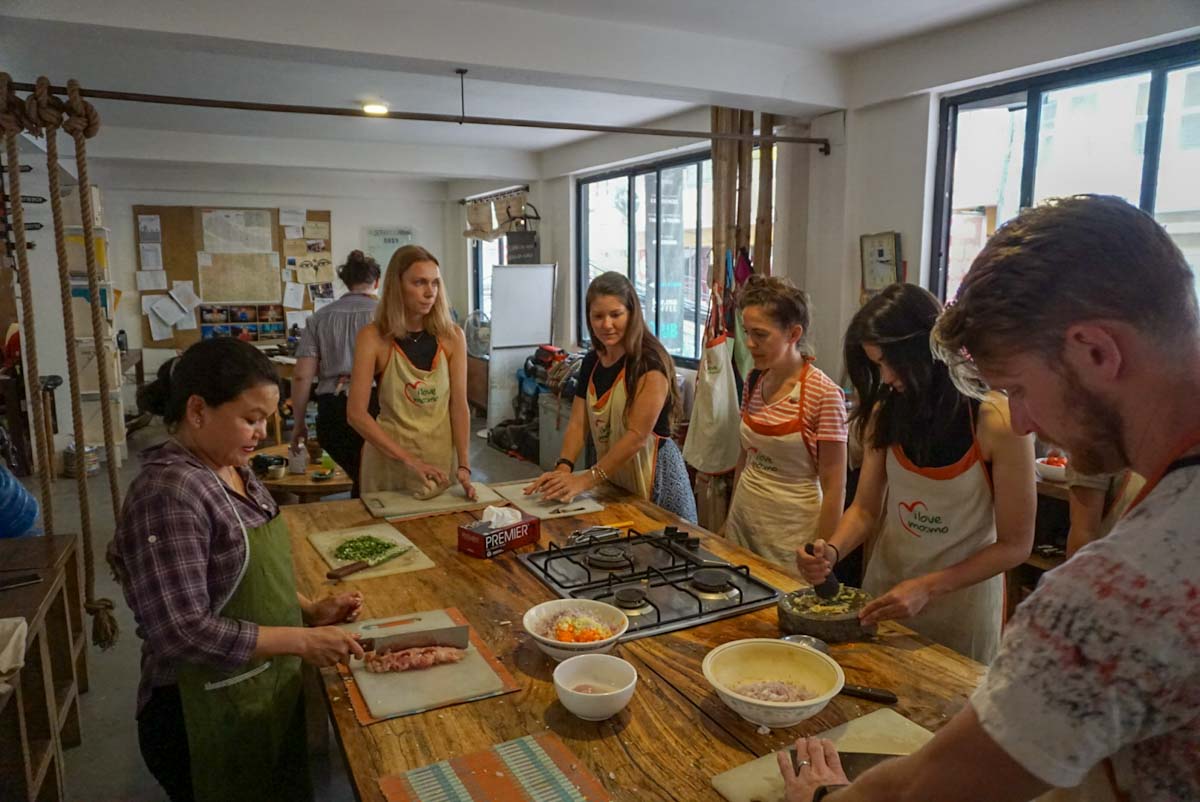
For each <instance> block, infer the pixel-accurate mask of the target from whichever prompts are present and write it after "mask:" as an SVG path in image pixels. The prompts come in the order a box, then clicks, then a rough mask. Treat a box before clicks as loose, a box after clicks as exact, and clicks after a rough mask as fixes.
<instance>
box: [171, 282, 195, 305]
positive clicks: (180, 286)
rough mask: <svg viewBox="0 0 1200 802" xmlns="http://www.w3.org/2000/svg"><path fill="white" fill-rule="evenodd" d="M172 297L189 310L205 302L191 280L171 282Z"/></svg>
mask: <svg viewBox="0 0 1200 802" xmlns="http://www.w3.org/2000/svg"><path fill="white" fill-rule="evenodd" d="M171 297H172V298H174V299H175V301H176V302H177V303H178V304H179V305H180V306H182V307H183V308H184V309H185V310H187V311H189V312H190V311H192V310H193V309H195V308H196V307H197V306H199V305H200V304H201V303H203V301H201V300H200V296H199V295H197V294H196V290H195V288H194V287H193V285H192V282H190V281H173V282H171Z"/></svg>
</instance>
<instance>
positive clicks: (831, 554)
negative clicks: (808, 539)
mask: <svg viewBox="0 0 1200 802" xmlns="http://www.w3.org/2000/svg"><path fill="white" fill-rule="evenodd" d="M812 547H813V553H812V554H809V553H808V552H806V551H805V550H804V549H803V548H799V549H796V567H797V568H799V569H800V573H801V574H803V576H804V579H805V581H806V582H808V584H810V585H812V586H813V587H814V588H815V587H816V586H817V585H819V584H821V583H822V582H824V581H825V577H827V576H829V574H830V572H831V571H833V564H834V562H835V561H836V560H837V550H836V549H834V547H833V546H830V545H829V544H828V543H826V542H825V541H824V540H815V541H813V544H812Z"/></svg>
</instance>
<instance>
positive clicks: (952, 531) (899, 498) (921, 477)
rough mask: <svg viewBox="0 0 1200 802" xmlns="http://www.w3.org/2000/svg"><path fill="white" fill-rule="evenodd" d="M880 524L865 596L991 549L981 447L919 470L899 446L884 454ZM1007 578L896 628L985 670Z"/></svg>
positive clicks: (959, 593) (992, 526) (949, 598)
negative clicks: (907, 629)
mask: <svg viewBox="0 0 1200 802" xmlns="http://www.w3.org/2000/svg"><path fill="white" fill-rule="evenodd" d="M886 459H887V483H888V492H887V500H886V501H885V502H884V510H883V514H884V516H885V519H884V521H883V524H882V526H881V527H880V531H879V534H878V535H877V536H876V538H875V542H874V545H873V546H872V549H871V553H870V555H871V556H870V560H869V561H868V563H867V571H866V576H865V577H864V579H863V589H864V590H866V591H867V592H868V593H871V594H873V595H874V596H877V597H878V596H880V595H882V594H884V593H887V592H888V591H889V590H891V589H892V588H893V587H894V586H895V585H896V584H898V583H900V582H903V581H904V580H906V579H913V578H915V577H918V576H922V575H924V574H928V573H931V572H933V571H939V570H941V569H943V568H948V567H949V566H951V565H955V564H956V563H960V562H962V561H963V560H965V559H967V558H968V557H970V556H971V555H972V554H975V553H976V552H977V551H979V550H980V549H982V548H984V547H986V546H988V545H990V544H992V543H995V542H996V521H995V515H994V511H993V503H992V483H991V480H990V478H989V476H988V472H987V468H986V466H985V464H984V462H983V456H982V453H981V452H980V450H979V441H978V440H972V443H971V447H970V449H968V451H967V453H966V454H965V455H964V456H963V457H962V459H960V460H959V461H958V462H956V463H954V464H953V465H947V466H945V467H941V468H919V467H917V466H916V465H914V464H913V463H912V462H911V461H910V460H909V459H908V457H907V456H906V455H905V454H904V450H903V449H902V448H901V447H900V446H899V445H894V446H892V447H891V448H889V449H888V451H887V458H886ZM1003 619H1004V576H1003V575H1001V574H997V575H996V576H994V577H991V578H990V579H985V580H984V581H982V582H979V583H976V584H974V585H971V586H970V587H966V588H961V589H959V590H956V591H954V592H952V593H947V594H946V595H944V596H941V597H939V598H937V599H932V600H931V601H930V602H929V603H928V604H927V605H926V606H925V609H924V610H922V611H921V612H920V613H918V614H917V615H916V616H914V617H912V618H906V619H904V620H902V621H901V622H900V623H902V624H904V625H905V626H907V627H910V628H912V629H914V630H916V631H917V632H919V633H921V634H922V635H924V636H925V637H927V638H929V639H930V640H935V641H937V642H938V643H941V644H943V645H945V646H949V647H950V648H951V649H954V650H955V651H957V652H960V653H962V654H965V655H967V656H968V657H971V658H973V659H975V660H978V661H979V662H981V663H984V664H985V665H986V664H988V663H990V662H991V661H992V658H994V657H995V656H996V652H997V650H998V649H999V647H1000V630H1001V625H1002V623H1003Z"/></svg>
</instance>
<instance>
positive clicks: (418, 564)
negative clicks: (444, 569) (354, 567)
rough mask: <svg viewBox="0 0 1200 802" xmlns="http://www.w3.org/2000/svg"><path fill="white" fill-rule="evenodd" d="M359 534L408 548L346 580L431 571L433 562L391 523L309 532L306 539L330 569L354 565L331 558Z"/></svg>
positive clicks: (350, 561) (359, 535) (348, 561)
mask: <svg viewBox="0 0 1200 802" xmlns="http://www.w3.org/2000/svg"><path fill="white" fill-rule="evenodd" d="M363 535H373V536H374V537H377V538H379V539H380V540H389V541H391V542H392V543H395V544H396V545H398V546H410V547H411V548H410V549H409V550H408V551H407V552H405V553H404V554H401V555H400V556H399V557H393V558H392V559H390V560H388V561H387V562H384V563H380V564H379V565H377V566H375V567H374V568H367V569H365V570H362V571H359V572H358V573H356V574H351V575H350V577H349V578H350V579H351V580H353V581H355V582H358V581H359V580H361V579H375V578H376V577H381V576H390V575H392V574H404V573H407V572H409V571H423V570H425V569H426V568H433V567H434V562H433V560H431V559H429V557H427V556H426V555H425V552H423V551H421V550H420V549H419V548H417V547H416V546H415V545H413V542H412V541H411V540H409V539H408V538H406V537H405V536H404V535H402V534H401V533H400V532H399V531H398V530H397V529H396V528H395V527H394V526H392V525H391V524H385V523H379V524H371V525H370V526H359V527H355V528H353V529H333V530H330V531H328V532H313V533H312V534H311V535H309V536H308V542H309V543H311V544H312V545H313V548H314V549H316V550H317V553H318V554H320V555H321V556H322V557H324V558H325V562H326V563H328V564H329V567H330V568H341V567H342V566H343V565H347V564H349V563H352V562H354V560H339V559H338V558H337V557H334V556H333V553H334V552H335V551H336V550H337V547H338V546H340V545H342V544H343V543H345V542H346V541H347V540H349V539H350V538H352V537H361V536H363Z"/></svg>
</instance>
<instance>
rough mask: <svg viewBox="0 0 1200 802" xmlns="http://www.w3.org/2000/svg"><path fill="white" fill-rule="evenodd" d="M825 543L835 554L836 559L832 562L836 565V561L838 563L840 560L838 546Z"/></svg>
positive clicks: (840, 553) (840, 554)
mask: <svg viewBox="0 0 1200 802" xmlns="http://www.w3.org/2000/svg"><path fill="white" fill-rule="evenodd" d="M825 545H826V546H828V547H829V548H831V549H833V553H834V554H836V555H837V559H836V560H834V561H833V564H834V565H837V564H838V563H840V562H841V561H842V552H841V551H840V550H839V549H838V547H837V546H835V545H833V544H832V543H826V544H825Z"/></svg>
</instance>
